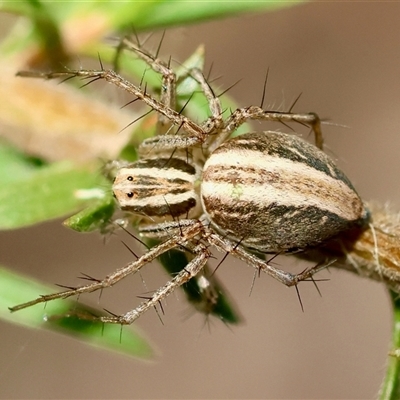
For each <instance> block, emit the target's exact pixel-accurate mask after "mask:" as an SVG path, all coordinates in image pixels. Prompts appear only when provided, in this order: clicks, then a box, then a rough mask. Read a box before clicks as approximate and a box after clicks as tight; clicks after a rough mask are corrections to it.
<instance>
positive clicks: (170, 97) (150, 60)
mask: <svg viewBox="0 0 400 400" xmlns="http://www.w3.org/2000/svg"><path fill="white" fill-rule="evenodd" d="M122 45H123V46H124V47H125V48H126V49H128V50H130V51H132V52H134V53H135V54H136V55H137V56H138V57H139V58H140V59H142V60H143V61H144V62H145V63H146V64H147V65H148V66H149V67H150V68H151V69H152V70H153V71H155V72H157V73H159V74H161V79H162V84H161V93H160V99H159V100H160V103H162V104H164V106H165V107H168V108H171V109H173V110H174V109H175V105H176V74H175V72H174V71H173V70H172V69H171V68H170V67H169V65H168V64H166V63H165V62H164V61H162V60H160V59H158V58H156V57H155V56H153V55H151V54H150V53H147V52H146V51H144V50H142V49H141V48H140V46H135V45H134V43H132V41H131V40H129V39H128V38H124V39H123V40H122ZM169 124H170V120H169V118H167V117H166V116H163V115H159V125H160V128H162V129H161V131H160V132H159V134H162V133H165V132H166V130H167V128H168V125H169Z"/></svg>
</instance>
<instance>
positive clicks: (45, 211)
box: [0, 162, 109, 229]
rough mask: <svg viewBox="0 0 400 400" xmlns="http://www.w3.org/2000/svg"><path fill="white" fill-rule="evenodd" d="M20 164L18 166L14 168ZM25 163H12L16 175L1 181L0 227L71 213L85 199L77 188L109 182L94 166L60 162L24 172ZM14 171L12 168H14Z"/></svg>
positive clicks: (81, 204) (81, 188)
mask: <svg viewBox="0 0 400 400" xmlns="http://www.w3.org/2000/svg"><path fill="white" fill-rule="evenodd" d="M17 165H19V166H18V167H16V166H17ZM26 166H27V164H26V163H21V164H18V163H15V165H14V168H15V171H16V172H15V176H14V172H13V175H7V173H6V172H5V171H6V168H7V167H5V166H4V164H3V167H4V168H3V169H1V165H0V171H1V173H0V175H1V174H6V175H4V176H7V177H8V178H9V177H10V176H12V177H13V178H15V179H14V180H13V181H10V182H6V183H4V182H3V183H2V190H1V192H0V229H14V228H20V227H22V226H28V225H32V224H34V223H38V222H42V221H47V220H49V219H53V218H57V217H61V216H64V215H66V214H71V213H73V212H75V211H77V210H78V209H79V208H82V207H83V206H84V205H85V204H87V203H88V201H93V199H90V198H87V197H86V198H85V196H81V195H80V193H79V191H78V190H79V189H80V190H88V189H92V190H93V189H95V190H97V193H98V191H99V190H100V191H101V188H107V185H108V186H109V183H108V182H107V181H106V180H105V179H104V178H102V177H101V176H100V175H99V174H98V173H97V172H96V170H95V168H93V167H83V166H74V165H73V164H72V163H70V162H60V163H55V164H52V165H49V166H44V167H41V168H31V169H27V170H25V171H24V168H25V167H26ZM13 171H14V170H13ZM96 200H97V199H96Z"/></svg>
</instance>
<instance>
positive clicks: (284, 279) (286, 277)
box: [207, 232, 325, 287]
mask: <svg viewBox="0 0 400 400" xmlns="http://www.w3.org/2000/svg"><path fill="white" fill-rule="evenodd" d="M207 241H208V242H209V243H210V244H212V245H214V246H215V247H216V248H217V249H218V250H219V251H221V252H228V253H229V254H231V255H232V256H234V257H236V258H238V259H240V260H242V261H244V262H245V263H246V264H248V265H250V266H251V267H254V268H255V269H256V270H258V271H263V272H265V273H267V274H268V275H270V276H272V277H273V278H275V279H276V280H277V281H279V282H281V283H283V284H284V285H286V286H289V287H290V286H297V284H298V283H299V282H301V281H305V280H309V279H310V278H311V277H312V276H313V275H314V274H315V273H317V272H318V271H320V270H321V269H324V268H325V265H317V266H316V267H313V268H309V269H306V270H304V271H302V272H300V273H299V274H292V273H290V272H286V271H284V270H282V269H280V268H276V267H273V266H272V265H269V264H268V262H267V261H265V260H262V259H260V258H259V257H257V256H255V255H254V254H252V253H250V252H248V251H247V250H246V249H245V248H244V247H242V246H240V245H239V246H238V245H237V243H236V242H233V241H231V240H229V239H226V238H224V237H222V236H220V235H219V234H217V233H213V232H209V233H208V237H207Z"/></svg>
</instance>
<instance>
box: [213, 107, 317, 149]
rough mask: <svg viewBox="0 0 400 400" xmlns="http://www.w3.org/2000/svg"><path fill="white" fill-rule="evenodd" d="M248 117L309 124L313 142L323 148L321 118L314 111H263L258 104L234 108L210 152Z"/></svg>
mask: <svg viewBox="0 0 400 400" xmlns="http://www.w3.org/2000/svg"><path fill="white" fill-rule="evenodd" d="M249 119H254V120H256V119H258V120H263V121H277V122H281V123H284V124H286V123H287V122H297V123H299V124H301V125H306V126H309V127H310V128H311V129H312V130H313V132H314V136H315V144H316V146H317V147H318V148H319V149H321V150H322V149H323V137H322V131H321V120H320V118H319V117H318V115H317V114H315V113H308V114H307V113H304V114H301V113H300V114H298V113H292V112H280V111H265V110H263V109H262V108H261V107H258V106H250V107H245V108H238V109H237V110H235V111H234V112H233V113H232V114H231V115H230V116H229V118H228V119H227V120H226V122H225V128H224V130H223V132H222V133H221V134H220V135H218V139H217V140H216V141H215V142H214V143H213V146H212V149H210V151H211V152H212V151H213V150H214V149H216V148H217V147H218V146H219V145H220V144H221V143H223V142H224V141H225V140H226V139H227V138H228V137H229V136H230V135H231V134H232V133H233V132H235V131H236V130H237V129H238V128H239V126H240V125H242V124H244V123H245V122H246V121H247V120H249Z"/></svg>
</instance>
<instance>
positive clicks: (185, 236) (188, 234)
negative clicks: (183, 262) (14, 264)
mask: <svg viewBox="0 0 400 400" xmlns="http://www.w3.org/2000/svg"><path fill="white" fill-rule="evenodd" d="M202 229H203V225H202V224H201V222H199V221H195V220H194V221H193V223H192V224H191V225H190V226H188V227H185V228H183V229H182V234H181V235H173V236H171V238H170V239H168V240H166V241H164V242H162V243H160V244H159V245H157V246H155V247H153V248H152V249H150V250H149V251H148V252H146V253H145V254H143V255H142V256H141V257H140V258H139V259H137V260H136V261H133V262H130V263H128V264H127V265H126V266H125V267H123V268H119V269H117V270H116V271H115V272H113V273H112V274H109V275H107V276H106V277H105V278H104V279H102V280H99V281H95V282H92V283H89V284H87V285H82V286H78V287H75V288H70V289H68V290H64V291H62V292H58V293H52V294H46V295H42V296H40V297H38V298H36V299H34V300H31V301H29V302H26V303H23V304H19V305H16V306H14V307H10V311H11V312H14V311H18V310H22V309H24V308H27V307H30V306H33V305H35V304H39V303H45V302H47V301H51V300H56V299H65V298H67V297H71V296H75V295H80V294H82V293H91V292H95V291H96V290H100V289H105V288H108V287H111V286H113V285H115V284H116V283H117V282H119V281H120V280H121V279H123V278H125V277H126V276H128V275H131V274H133V273H136V272H137V271H139V270H140V269H141V268H142V267H143V266H145V265H146V264H148V263H150V262H151V261H153V260H154V259H155V258H157V257H158V256H160V255H161V254H163V253H165V252H167V251H168V250H171V249H173V248H175V247H177V246H179V245H180V244H181V243H185V242H186V241H188V240H191V239H192V238H193V237H195V236H196V235H198V234H199V232H200V231H201V230H202Z"/></svg>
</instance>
